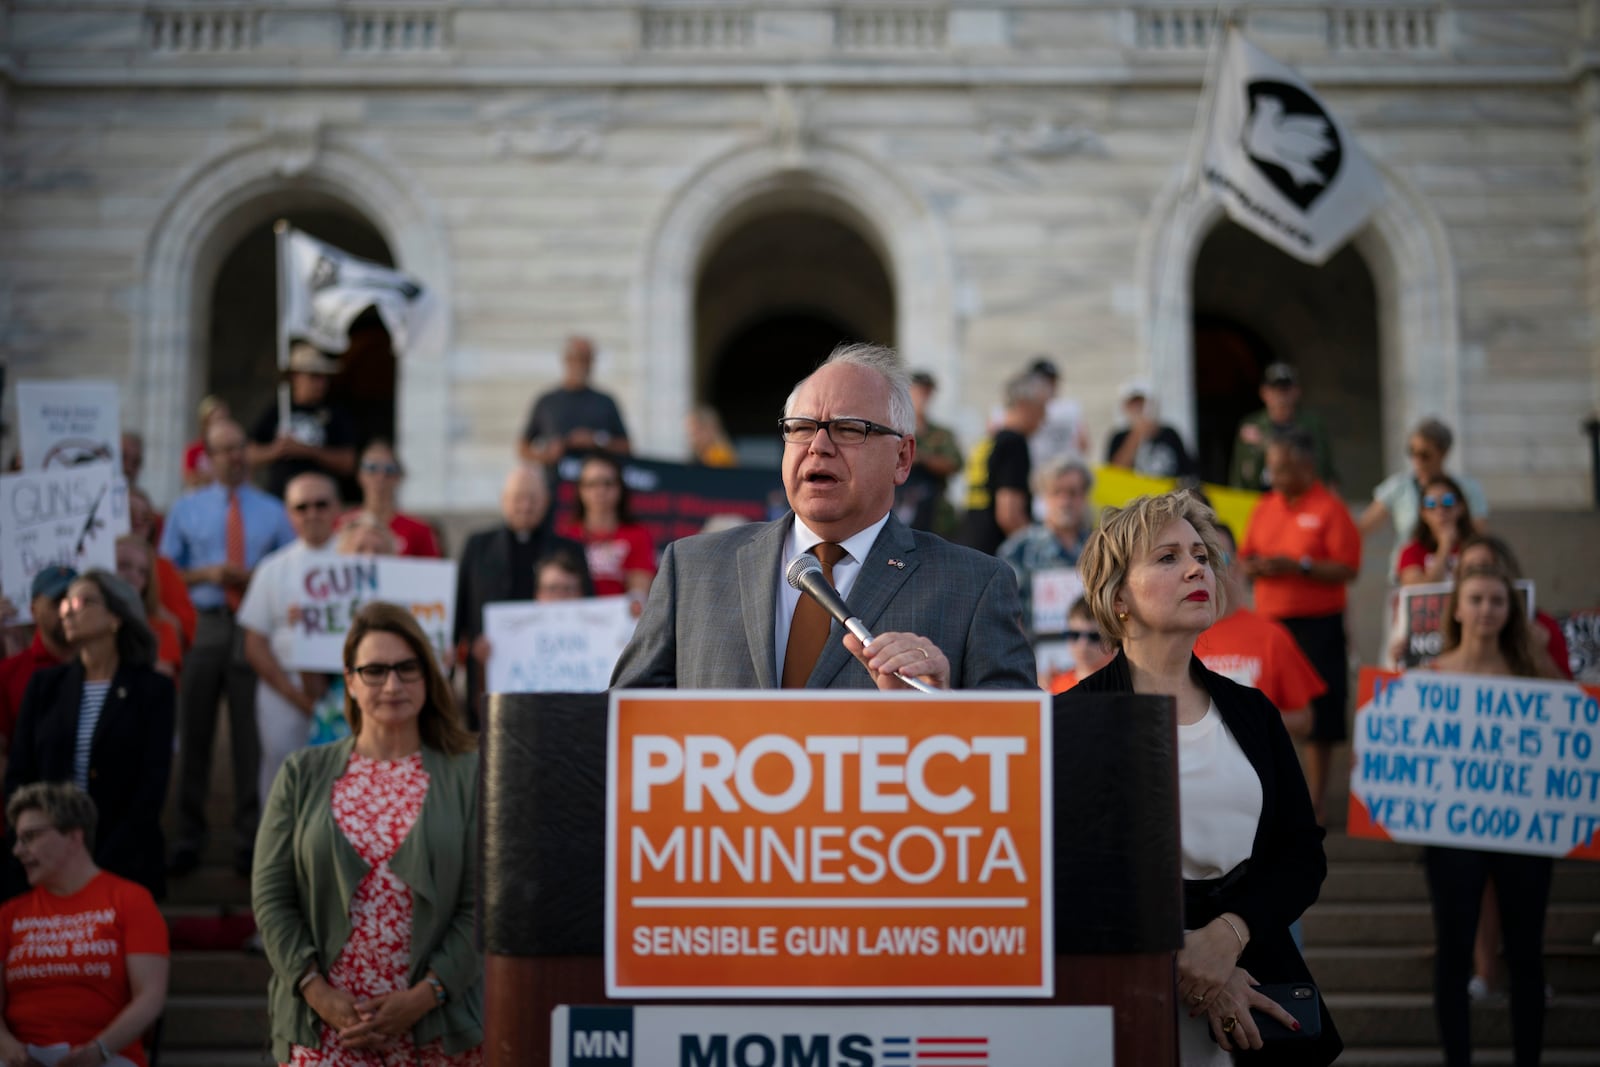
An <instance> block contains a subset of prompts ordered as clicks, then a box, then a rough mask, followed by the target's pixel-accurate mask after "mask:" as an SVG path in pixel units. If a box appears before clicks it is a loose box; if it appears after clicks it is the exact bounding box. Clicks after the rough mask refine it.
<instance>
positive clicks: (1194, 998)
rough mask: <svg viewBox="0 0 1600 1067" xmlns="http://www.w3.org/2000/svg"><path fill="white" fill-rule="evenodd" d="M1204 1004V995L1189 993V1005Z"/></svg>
mask: <svg viewBox="0 0 1600 1067" xmlns="http://www.w3.org/2000/svg"><path fill="white" fill-rule="evenodd" d="M1205 1002H1206V995H1205V994H1204V993H1190V994H1189V1003H1190V1004H1204V1003H1205Z"/></svg>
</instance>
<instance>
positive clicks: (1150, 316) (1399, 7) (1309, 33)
mask: <svg viewBox="0 0 1600 1067" xmlns="http://www.w3.org/2000/svg"><path fill="white" fill-rule="evenodd" d="M1210 6H1211V5H1188V6H1184V5H1169V4H1165V3H1161V4H1154V3H1153V4H1150V5H1148V6H1146V7H1142V8H1134V7H1131V6H1127V5H1121V4H1110V3H1089V2H1082V3H1079V2H1072V0H1060V2H1046V0H1013V2H1005V0H952V2H941V3H925V4H915V3H906V4H881V5H879V4H868V3H853V2H834V3H822V2H813V0H789V2H784V0H764V2H753V0H750V2H743V3H736V4H735V3H723V2H720V0H704V2H701V3H698V4H695V5H683V4H678V3H672V4H667V3H662V4H641V3H637V2H622V0H587V2H579V0H566V2H560V0H525V2H510V0H450V2H437V3H433V4H426V3H424V4H420V5H412V6H410V7H408V8H407V10H406V11H404V12H400V13H396V12H395V10H394V9H393V8H391V7H384V6H382V5H376V4H374V5H370V10H369V5H367V4H365V3H360V2H350V3H334V2H333V0H281V2H276V3H272V2H264V0H263V2H256V3H225V4H224V3H214V4H206V3H188V2H172V0H169V2H164V3H159V4H157V3H144V2H137V0H93V2H91V0H9V2H8V3H6V4H3V5H0V348H3V350H4V353H5V359H6V361H7V365H8V375H9V376H10V377H11V378H12V379H13V380H14V379H15V378H17V377H31V376H45V375H81V376H103V377H111V378H115V379H118V380H120V381H123V382H125V383H127V387H126V389H125V396H126V405H127V407H126V411H125V419H126V421H127V422H128V423H130V424H132V425H138V426H141V427H142V428H143V429H144V430H145V431H146V433H147V436H148V437H149V438H150V444H149V446H148V449H147V450H148V451H149V452H150V453H151V454H152V455H157V456H159V455H163V454H167V455H173V454H176V451H177V449H178V447H179V446H180V444H181V442H182V441H183V440H184V439H186V437H187V435H188V430H189V427H188V425H187V423H188V413H189V412H190V411H192V408H193V402H194V400H195V399H197V397H198V395H199V391H200V389H201V388H202V386H203V381H204V378H203V370H204V368H205V366H206V360H207V358H208V355H209V354H208V353H207V352H206V351H205V338H206V336H207V329H206V321H207V320H206V316H207V314H208V309H207V306H206V305H207V301H208V299H209V285H210V282H211V278H212V276H213V274H214V272H215V270H216V267H217V264H218V263H219V262H220V261H221V259H222V257H223V256H224V255H225V254H226V252H227V251H228V249H229V248H230V247H231V246H232V244H233V243H234V242H236V241H237V240H238V239H239V237H240V236H241V235H242V233H243V232H245V231H246V230H248V229H249V228H250V227H251V226H255V225H259V224H260V223H261V222H263V221H264V220H268V219H270V218H273V217H276V215H277V214H280V213H282V212H283V211H285V210H292V209H294V208H295V207H296V205H303V204H306V203H311V202H315V203H317V204H324V203H326V202H327V200H328V198H332V199H333V200H335V201H338V202H341V203H344V204H346V205H348V206H349V207H350V208H351V209H353V210H354V211H357V212H359V213H360V214H361V215H363V216H364V217H365V218H366V219H367V220H368V221H370V222H371V223H372V224H373V225H374V227H376V229H377V230H378V231H379V233H380V234H381V235H382V236H383V237H384V239H385V240H386V242H387V243H388V244H389V247H390V248H391V250H393V251H394V253H395V256H396V258H397V261H398V262H399V263H400V265H401V266H403V267H404V268H405V269H407V270H410V271H412V272H414V273H415V274H417V275H418V276H419V277H421V278H422V279H423V280H424V281H425V282H428V283H429V284H431V285H433V286H435V287H436V288H437V289H439V291H440V292H441V294H442V296H443V297H444V298H445V299H446V301H447V303H448V306H449V307H450V308H451V312H452V315H451V328H450V330H449V335H448V338H447V339H446V340H445V342H444V343H443V345H442V347H441V348H440V349H439V350H437V351H427V352H414V353H410V354H408V355H407V357H406V358H405V360H404V361H403V364H402V368H401V376H400V392H399V396H398V400H397V405H398V409H399V418H400V421H401V425H402V428H403V430H402V432H403V433H404V434H405V439H406V447H407V451H408V457H409V462H410V465H411V468H412V478H411V482H410V484H409V486H408V490H407V491H408V500H409V502H410V503H411V505H412V506H414V507H417V508H419V509H426V510H434V511H454V510H471V509H475V508H481V507H484V506H487V505H490V504H492V501H493V499H494V497H495V491H496V488H497V486H498V482H499V479H500V475H501V473H502V471H503V469H504V466H505V464H506V463H507V462H509V459H510V456H511V444H510V442H511V441H512V439H513V437H514V435H515V434H516V432H517V430H518V429H519V428H520V425H521V421H522V419H523V417H524V415H525V413H526V410H527V406H528V404H529V403H530V402H531V399H532V397H533V396H534V395H535V394H536V393H538V392H539V391H541V390H542V389H544V388H547V387H549V386H550V385H551V384H552V383H553V382H554V380H555V378H556V377H557V374H558V369H559V368H558V351H559V346H560V343H561V340H562V338H563V337H564V336H565V335H566V334H567V333H569V332H571V331H574V330H580V331H583V332H587V333H589V334H591V335H592V336H594V337H595V339H596V340H597V342H598V344H599V346H600V349H601V361H600V364H599V367H598V376H599V378H600V382H601V384H602V385H603V386H604V387H606V388H608V389H610V390H612V391H614V392H615V393H616V394H617V395H618V398H619V400H620V401H621V402H622V404H623V406H624V409H625V411H626V413H627V415H628V418H629V421H630V423H631V425H632V427H633V431H634V434H635V437H636V439H637V442H638V446H639V448H640V449H641V451H646V452H649V453H652V454H660V455H676V454H681V452H682V443H681V441H680V438H679V434H680V426H681V416H682V412H683V411H684V410H685V409H686V407H687V406H688V405H689V403H690V402H691V401H692V400H693V399H694V396H693V381H694V366H693V359H694V351H695V345H694V332H693V329H694V327H693V307H694V296H695V282H696V277H697V272H698V270H699V268H700V266H701V261H702V257H703V256H704V255H705V254H706V252H707V249H708V248H709V247H710V246H711V245H712V244H713V243H714V242H715V241H717V240H719V239H720V238H721V237H722V236H724V235H725V234H726V232H727V231H728V227H729V226H731V225H734V224H736V222H737V219H738V218H739V217H740V213H741V212H755V213H759V212H760V211H761V210H763V208H764V207H765V206H768V205H771V206H774V207H776V206H781V207H783V208H784V209H786V210H792V209H798V210H804V211H814V212H818V213H822V214H826V215H828V216H829V217H832V218H836V219H840V220H844V221H847V222H848V223H849V224H851V225H853V226H855V227H856V228H857V229H858V230H859V231H860V232H861V233H862V236H863V237H864V238H865V239H866V240H867V242H868V244H870V245H871V246H872V247H873V248H874V249H876V250H878V251H879V253H880V255H881V256H882V258H883V261H884V265H885V268H886V271H887V273H888V275H889V277H890V278H891V279H892V281H893V283H894V285H895V296H896V304H897V306H896V340H897V342H898V343H899V344H900V345H901V346H902V347H903V348H904V349H905V350H906V352H907V354H908V356H909V357H910V358H911V359H912V360H913V362H915V363H917V364H918V365H921V366H927V367H930V368H931V369H933V370H934V371H935V372H936V373H937V374H938V375H939V376H940V378H941V380H942V382H943V383H944V388H943V389H942V390H941V394H940V397H939V401H938V404H939V408H940V412H939V413H940V414H941V415H942V416H943V417H944V419H945V421H948V422H952V423H954V424H955V425H956V426H957V427H958V429H960V430H961V431H962V432H963V433H964V434H965V435H966V436H968V437H969V438H971V437H975V436H977V435H978V434H979V433H981V431H982V423H983V418H984V415H985V413H986V412H987V411H988V409H989V408H990V406H991V404H992V402H993V399H994V398H995V397H996V396H997V395H998V391H999V387H1000V384H1001V382H1002V381H1003V380H1004V378H1005V377H1006V376H1008V375H1009V374H1010V373H1012V372H1013V371H1014V370H1015V369H1017V368H1018V367H1020V366H1021V365H1022V364H1023V363H1024V362H1025V361H1026V360H1027V359H1028V358H1030V357H1031V356H1033V355H1034V354H1035V353H1037V352H1049V353H1052V354H1054V355H1056V356H1057V357H1058V359H1059V360H1060V361H1061V362H1062V364H1063V366H1064V368H1065V369H1066V373H1067V379H1068V387H1069V388H1070V389H1071V391H1072V392H1074V393H1075V394H1076V395H1078V396H1079V397H1080V398H1081V399H1082V400H1083V402H1084V404H1085V407H1086V410H1087V413H1088V417H1089V420H1090V424H1091V426H1092V427H1093V429H1094V430H1095V432H1096V436H1097V437H1098V436H1099V435H1100V434H1103V433H1104V432H1105V431H1107V430H1109V429H1110V427H1111V424H1112V421H1113V414H1114V407H1113V405H1114V396H1115V389H1116V385H1117V383H1118V382H1120V381H1122V380H1123V379H1125V378H1127V377H1129V376H1130V375H1133V374H1144V375H1148V376H1151V377H1152V378H1154V379H1155V383H1156V388H1157V391H1158V393H1159V394H1160V396H1161V400H1162V402H1163V404H1164V406H1165V408H1166V410H1167V411H1168V413H1169V414H1170V415H1171V417H1172V418H1173V421H1175V422H1177V423H1178V424H1179V425H1180V426H1182V427H1184V428H1186V429H1187V428H1189V427H1191V426H1192V425H1193V422H1194V417H1193V411H1192V406H1193V401H1192V397H1193V382H1192V373H1191V372H1190V370H1189V368H1188V362H1187V361H1188V358H1189V347H1188V346H1189V339H1188V336H1187V322H1188V314H1189V301H1190V296H1189V293H1190V291H1191V284H1190V278H1189V275H1188V271H1189V269H1190V266H1191V264H1192V262H1193V257H1194V255H1195V252H1196V249H1197V248H1198V245H1199V242H1200V241H1201V240H1203V239H1204V236H1205V233H1206V232H1207V231H1208V229H1209V227H1210V226H1211V225H1212V224H1213V223H1214V221H1215V219H1216V211H1217V209H1216V206H1215V205H1214V204H1212V203H1210V202H1209V200H1208V198H1207V197H1206V196H1205V195H1204V194H1203V193H1191V192H1188V191H1186V189H1185V187H1184V182H1183V177H1184V174H1185V170H1186V162H1187V159H1188V157H1189V153H1190V147H1191V131H1192V129H1193V126H1194V120H1195V113H1196V101H1197V97H1198V89H1199V86H1200V83H1201V79H1202V77H1203V74H1204V71H1205V66H1206V57H1207V48H1206V45H1207V43H1208V40H1209V25H1208V23H1207V16H1208V13H1209V10H1210ZM1592 6H1593V5H1592V4H1590V3H1588V2H1584V3H1576V2H1573V0H1564V2H1556V0H1526V2H1521V3H1517V2H1513V0H1501V2H1493V3H1492V2H1488V0H1482V2H1479V0H1472V2H1466V0H1462V2H1456V3H1432V4H1430V3H1409V4H1391V3H1366V4H1345V3H1328V2H1323V3H1311V2H1301V0H1280V2H1277V3H1270V2H1265V0H1264V2H1262V3H1258V4H1252V5H1250V7H1249V13H1248V17H1247V19H1246V20H1245V21H1246V28H1247V31H1248V32H1249V33H1250V35H1251V37H1252V39H1254V40H1255V41H1256V42H1257V43H1258V44H1260V45H1261V46H1263V47H1265V48H1267V49H1269V50H1271V51H1273V52H1274V54H1276V55H1278V56H1279V58H1281V59H1284V60H1285V61H1288V62H1292V63H1295V64H1296V65H1297V66H1299V67H1300V68H1301V69H1302V71H1303V72H1304V73H1305V74H1306V75H1307V76H1308V77H1309V78H1310V79H1311V80H1312V82H1313V83H1314V84H1315V85H1317V86H1318V88H1319V90H1320V91H1321V92H1322V93H1323V95H1324V98H1325V100H1326V102H1327V103H1328V104H1329V105H1330V106H1331V107H1333V108H1334V109H1336V110H1337V111H1338V112H1339V114H1340V115H1341V116H1342V117H1343V118H1344V120H1345V122H1346V123H1347V125H1348V126H1349V127H1350V128H1351V129H1352V130H1353V131H1354V132H1355V133H1356V135H1357V136H1358V137H1359V138H1360V140H1361V143H1362V145H1363V146H1364V147H1365V148H1366V149H1367V151H1368V152H1369V153H1370V154H1371V155H1372V156H1373V157H1374V159H1375V161H1376V162H1377V163H1378V165H1379V167H1380V169H1381V170H1382V172H1383V173H1384V175H1385V178H1386V180H1387V181H1388V182H1389V184H1390V193H1391V195H1390V197H1389V202H1388V204H1387V205H1386V207H1385V209H1384V211H1383V213H1382V214H1381V215H1380V217H1379V218H1378V219H1376V220H1375V221H1374V223H1373V224H1372V225H1371V226H1370V227H1369V228H1368V231H1367V232H1365V233H1363V234H1362V235H1361V236H1360V237H1359V238H1358V239H1357V241H1356V247H1357V250H1358V251H1359V252H1361V254H1362V255H1363V257H1364V258H1365V259H1366V260H1367V262H1368V266H1369V269H1370V270H1371V273H1372V275H1373V279H1374V283H1375V286H1376V289H1377V303H1378V314H1379V320H1380V321H1379V329H1378V334H1379V338H1380V344H1379V351H1378V352H1376V353H1374V354H1372V357H1371V358H1373V359H1375V360H1377V361H1378V362H1379V374H1378V375H1377V378H1378V380H1379V381H1380V382H1381V383H1382V387H1381V389H1380V390H1379V391H1378V395H1375V396H1371V397H1361V398H1351V397H1347V396H1346V397H1340V398H1339V403H1340V404H1341V405H1346V406H1348V404H1349V403H1351V402H1352V399H1355V400H1357V401H1365V402H1366V403H1369V404H1372V405H1376V406H1377V407H1378V409H1379V410H1380V412H1381V419H1380V422H1381V426H1382V427H1383V430H1382V437H1383V441H1382V442H1381V445H1380V446H1379V447H1378V448H1377V453H1378V454H1380V455H1383V456H1388V457H1392V465H1397V464H1398V463H1399V461H1400V454H1401V452H1400V442H1401V438H1402V436H1403V428H1404V426H1405V425H1406V424H1407V423H1408V422H1410V421H1412V420H1414V419H1415V418H1416V417H1418V416H1420V415H1423V414H1430V413H1437V414H1442V415H1444V416H1445V417H1446V418H1448V419H1451V420H1453V421H1454V422H1456V423H1457V424H1458V428H1459V430H1460V438H1461V441H1462V449H1461V451H1462V454H1461V456H1460V457H1459V460H1460V462H1461V463H1462V465H1463V466H1465V467H1467V468H1468V469H1470V470H1471V471H1472V472H1473V473H1474V474H1476V475H1477V476H1478V477H1480V479H1481V480H1482V481H1483V482H1484V483H1485V485H1486V487H1487V488H1488V490H1489V492H1490V494H1491V496H1492V498H1493V500H1494V501H1495V503H1496V504H1497V505H1499V506H1503V507H1526V506H1542V507H1584V506H1587V505H1588V504H1589V503H1590V498H1589V484H1590V483H1589V468H1588V462H1589V461H1588V455H1587V445H1586V442H1585V440H1584V438H1583V437H1582V435H1581V433H1580V431H1579V423H1580V422H1581V420H1582V419H1583V418H1584V417H1585V416H1586V415H1588V414H1589V413H1590V412H1591V411H1593V410H1595V408H1596V406H1597V401H1600V354H1597V353H1600V348H1597V344H1596V323H1597V316H1600V251H1597V240H1600V237H1597V234H1596V231H1595V223H1596V219H1597V218H1600V210H1597V206H1596V205H1597V203H1600V150H1597V147H1596V145H1597V134H1596V129H1597V128H1600V102H1597V101H1600V96H1597V92H1596V90H1595V88H1594V83H1595V79H1596V75H1595V71H1596V70H1597V69H1600V67H1597V64H1596V59H1595V56H1596V55H1597V53H1595V52H1593V51H1592V49H1593V47H1594V44H1595V33H1596V26H1595V19H1594V17H1593V12H1592V10H1591V8H1592ZM1262 313H1263V314H1268V313H1269V312H1268V311H1267V310H1265V309H1264V310H1263V312H1262ZM150 477H151V479H152V482H153V488H154V489H155V490H156V491H157V493H158V495H160V496H163V497H166V496H170V495H171V494H172V492H173V491H174V490H175V486H176V481H175V476H171V477H170V478H169V477H168V475H167V474H166V473H165V472H163V471H161V470H159V469H157V465H155V464H152V465H151V475H150ZM164 478H165V479H167V480H165V481H164V480H163V479H164ZM1363 489H1364V487H1363V486H1360V485H1350V486H1347V490H1348V491H1349V492H1350V493H1351V494H1352V495H1357V496H1359V495H1360V494H1361V493H1362V491H1363Z"/></svg>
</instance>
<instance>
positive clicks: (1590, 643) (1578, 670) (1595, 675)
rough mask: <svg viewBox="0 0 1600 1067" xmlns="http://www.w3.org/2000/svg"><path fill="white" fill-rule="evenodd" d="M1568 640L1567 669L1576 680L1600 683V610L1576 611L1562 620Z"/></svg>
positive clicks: (1564, 634)
mask: <svg viewBox="0 0 1600 1067" xmlns="http://www.w3.org/2000/svg"><path fill="white" fill-rule="evenodd" d="M1561 636H1562V637H1564V638H1566V640H1567V669H1568V670H1570V671H1571V672H1572V677H1573V679H1574V680H1575V681H1579V682H1582V683H1583V684H1585V685H1600V611H1594V610H1590V611H1574V612H1573V613H1572V614H1571V615H1568V616H1567V617H1566V618H1565V619H1563V620H1561Z"/></svg>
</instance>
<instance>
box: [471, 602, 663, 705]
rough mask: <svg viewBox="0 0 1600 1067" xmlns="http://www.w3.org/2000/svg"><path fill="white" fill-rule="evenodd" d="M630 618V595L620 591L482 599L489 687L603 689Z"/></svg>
mask: <svg viewBox="0 0 1600 1067" xmlns="http://www.w3.org/2000/svg"><path fill="white" fill-rule="evenodd" d="M633 624H634V620H633V611H632V600H631V598H629V597H625V596H607V597H596V598H590V599H584V600H558V601H552V602H550V603H545V604H540V603H528V602H518V603H507V604H485V605H484V608H483V635H484V636H485V637H486V638H488V639H489V650H490V651H489V662H488V663H487V664H486V668H487V670H486V676H487V686H488V691H489V692H491V693H600V692H604V691H605V689H606V688H607V687H608V686H610V684H611V669H612V668H613V667H615V666H616V665H617V657H618V656H620V655H622V650H623V648H624V647H625V646H626V645H627V643H628V638H630V637H632V636H633Z"/></svg>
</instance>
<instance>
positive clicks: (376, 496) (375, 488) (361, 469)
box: [339, 437, 443, 559]
mask: <svg viewBox="0 0 1600 1067" xmlns="http://www.w3.org/2000/svg"><path fill="white" fill-rule="evenodd" d="M405 476H406V471H405V468H404V467H403V466H401V464H400V457H399V456H398V455H397V454H396V453H395V450H394V446H393V445H392V444H390V443H389V442H388V441H386V440H384V439H383V438H381V437H375V438H373V439H372V440H371V441H369V442H367V447H366V448H363V449H362V450H361V462H360V464H359V465H358V466H357V467H356V482H357V483H358V484H359V485H360V486H361V506H360V507H359V508H355V509H354V510H351V511H347V512H345V514H344V515H342V516H340V518H339V525H340V526H341V527H342V526H343V525H344V524H345V523H346V522H349V521H350V520H351V519H353V518H355V517H356V516H357V515H370V516H371V517H372V518H373V519H375V520H377V521H378V522H380V523H382V524H383V525H385V526H387V527H388V528H389V532H390V533H392V534H394V544H395V551H394V554H395V555H397V556H411V557H414V558H417V559H438V558H439V557H440V556H441V555H442V554H443V553H441V552H440V551H439V538H438V537H437V536H436V535H435V534H434V532H433V527H432V526H429V525H428V524H427V523H426V522H423V521H422V520H421V519H419V518H416V517H415V516H412V515H407V514H406V513H404V512H403V511H401V510H400V504H399V496H400V483H401V482H402V481H404V480H405Z"/></svg>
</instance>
